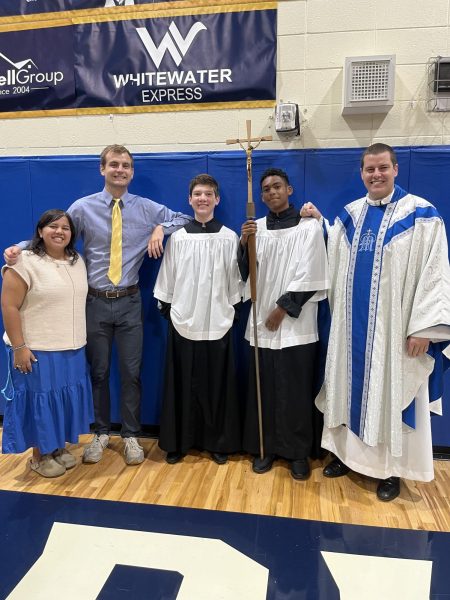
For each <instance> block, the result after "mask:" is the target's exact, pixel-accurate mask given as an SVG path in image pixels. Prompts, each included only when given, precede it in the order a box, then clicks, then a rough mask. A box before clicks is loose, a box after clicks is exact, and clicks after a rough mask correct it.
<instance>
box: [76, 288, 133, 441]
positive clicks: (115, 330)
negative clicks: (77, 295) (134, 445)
mask: <svg viewBox="0 0 450 600" xmlns="http://www.w3.org/2000/svg"><path fill="white" fill-rule="evenodd" d="M86 326H87V346H86V354H87V359H88V362H89V365H90V369H91V380H92V392H93V398H94V415H95V433H97V434H102V433H109V430H110V426H111V407H110V391H109V374H110V369H111V351H112V345H113V340H115V343H116V348H117V354H118V359H119V360H118V362H119V374H120V384H121V385H120V411H121V418H122V430H121V435H122V437H136V436H138V435H139V432H140V429H141V426H140V409H141V379H140V371H141V360H142V337H143V333H142V310H141V295H140V292H139V291H138V292H137V293H136V294H133V295H131V296H125V297H124V298H111V299H109V298H96V297H94V296H91V295H89V294H88V297H87V301H86Z"/></svg>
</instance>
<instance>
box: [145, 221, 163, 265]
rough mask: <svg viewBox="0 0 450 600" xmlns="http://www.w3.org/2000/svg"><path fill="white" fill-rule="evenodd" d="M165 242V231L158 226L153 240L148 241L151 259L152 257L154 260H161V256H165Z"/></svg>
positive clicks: (152, 236) (154, 231) (153, 234)
mask: <svg viewBox="0 0 450 600" xmlns="http://www.w3.org/2000/svg"><path fill="white" fill-rule="evenodd" d="M163 241H164V229H163V227H162V225H157V226H156V227H155V229H154V230H153V233H152V235H151V238H150V239H149V241H148V246H147V250H148V255H149V256H150V258H151V257H152V256H153V258H159V257H160V256H162V255H163V252H164V246H163Z"/></svg>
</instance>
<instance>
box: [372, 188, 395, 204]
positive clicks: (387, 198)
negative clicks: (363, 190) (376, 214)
mask: <svg viewBox="0 0 450 600" xmlns="http://www.w3.org/2000/svg"><path fill="white" fill-rule="evenodd" d="M394 191H395V188H394V189H393V190H392V192H391V193H390V194H389V195H388V196H386V198H381V200H371V199H370V198H369V194H367V195H366V202H367V204H370V206H384V205H385V204H389V202H390V201H391V199H392V196H393V195H394Z"/></svg>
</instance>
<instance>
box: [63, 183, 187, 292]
mask: <svg viewBox="0 0 450 600" xmlns="http://www.w3.org/2000/svg"><path fill="white" fill-rule="evenodd" d="M113 203H114V201H113V198H112V196H111V194H110V193H109V192H107V191H106V190H105V189H103V191H101V192H98V193H96V194H92V195H90V196H85V197H84V198H80V199H79V200H76V201H75V202H74V203H73V204H72V205H71V206H70V207H69V209H68V211H67V212H68V213H69V214H70V216H71V217H72V219H73V222H74V224H75V228H76V230H77V232H78V235H79V236H80V237H81V238H82V240H83V245H84V257H85V261H86V267H87V274H88V282H89V285H90V286H91V287H93V288H95V289H98V290H106V289H114V287H115V286H114V285H113V284H112V283H111V281H110V280H109V279H108V275H107V273H108V269H109V255H110V246H111V215H112V205H113ZM120 207H121V209H122V279H121V280H120V281H119V283H118V285H117V287H120V288H123V287H128V286H130V285H135V284H136V283H137V282H138V278H139V269H140V267H141V265H142V262H143V260H144V256H145V253H146V251H147V244H148V240H149V238H150V235H151V233H152V231H153V229H154V228H155V227H156V225H162V226H163V228H164V233H166V234H168V233H172V232H173V231H176V230H177V229H179V228H180V227H183V225H185V224H186V223H188V222H189V221H190V220H191V217H188V216H187V215H184V214H183V213H180V212H174V211H172V210H170V209H169V208H167V207H166V206H163V205H162V204H157V203H156V202H153V200H150V199H149V198H142V197H141V196H136V195H135V194H130V193H129V192H127V193H125V194H124V195H123V196H122V198H121V201H120Z"/></svg>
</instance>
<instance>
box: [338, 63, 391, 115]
mask: <svg viewBox="0 0 450 600" xmlns="http://www.w3.org/2000/svg"><path fill="white" fill-rule="evenodd" d="M394 81H395V55H394V54H392V55H388V56H352V57H349V58H346V59H345V67H344V90H343V91H344V97H343V107H342V114H344V115H351V114H364V113H365V114H370V113H380V112H387V111H388V110H389V109H390V108H392V106H393V104H394Z"/></svg>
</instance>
